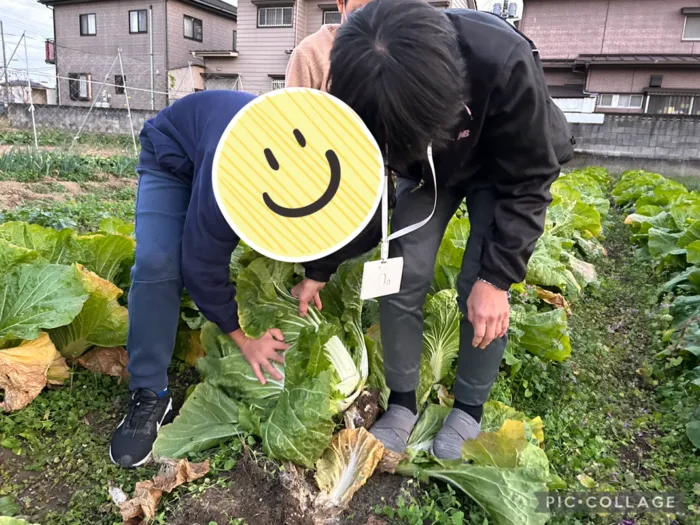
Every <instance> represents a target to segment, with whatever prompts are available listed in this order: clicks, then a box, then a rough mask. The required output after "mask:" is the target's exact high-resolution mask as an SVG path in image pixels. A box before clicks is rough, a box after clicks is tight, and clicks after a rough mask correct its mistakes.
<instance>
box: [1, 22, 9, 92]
mask: <svg viewBox="0 0 700 525" xmlns="http://www.w3.org/2000/svg"><path fill="white" fill-rule="evenodd" d="M0 40H2V69H3V71H4V72H5V96H6V97H7V100H6V102H7V104H9V103H10V82H9V80H8V79H7V53H6V52H5V31H4V29H3V27H2V20H0Z"/></svg>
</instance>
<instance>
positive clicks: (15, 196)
mask: <svg viewBox="0 0 700 525" xmlns="http://www.w3.org/2000/svg"><path fill="white" fill-rule="evenodd" d="M46 184H56V185H59V184H60V185H61V186H62V187H63V188H64V190H60V189H59V191H50V192H49V193H41V192H40V191H37V190H40V189H42V185H46ZM135 187H136V180H135V179H120V178H116V177H110V176H105V181H104V182H83V183H78V182H67V181H57V180H54V179H44V180H42V181H41V182H35V183H24V182H16V181H0V209H3V210H7V209H10V208H14V207H16V206H20V205H21V204H27V203H31V202H40V201H47V200H51V201H54V202H56V201H59V202H60V201H64V200H66V198H68V197H74V196H77V195H87V194H89V193H91V190H92V189H93V188H94V189H101V190H105V189H106V190H119V189H122V188H135Z"/></svg>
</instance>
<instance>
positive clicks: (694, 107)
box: [646, 95, 700, 115]
mask: <svg viewBox="0 0 700 525" xmlns="http://www.w3.org/2000/svg"><path fill="white" fill-rule="evenodd" d="M646 112H647V113H651V114H659V113H660V114H663V115H700V96H693V95H649V106H648V107H647V111H646Z"/></svg>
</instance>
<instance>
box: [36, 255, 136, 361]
mask: <svg viewBox="0 0 700 525" xmlns="http://www.w3.org/2000/svg"><path fill="white" fill-rule="evenodd" d="M76 268H77V271H78V274H79V276H80V280H81V282H82V284H83V287H84V288H85V291H86V292H87V293H88V294H90V296H89V297H88V299H87V301H85V304H84V305H83V309H82V310H81V311H80V313H79V314H78V315H77V316H76V318H75V319H74V320H73V321H72V322H71V323H70V324H69V325H66V326H61V327H59V328H54V329H53V330H50V331H49V335H50V336H51V340H52V341H53V342H54V344H55V345H56V348H57V349H58V351H59V352H61V354H62V355H63V356H64V357H67V358H71V359H75V358H76V357H80V356H81V355H82V354H84V353H85V352H86V351H87V350H89V349H90V348H91V347H92V346H103V347H110V346H123V345H125V344H126V337H127V333H128V329H129V313H128V312H127V310H126V308H124V307H123V306H121V305H120V304H119V303H118V302H117V298H118V297H119V296H121V295H122V291H121V290H120V289H119V288H117V287H116V286H114V285H113V284H112V283H110V282H109V281H106V280H105V279H102V278H100V277H98V276H97V275H96V274H94V273H92V272H90V271H89V270H87V269H86V268H84V267H83V266H80V265H77V267H76Z"/></svg>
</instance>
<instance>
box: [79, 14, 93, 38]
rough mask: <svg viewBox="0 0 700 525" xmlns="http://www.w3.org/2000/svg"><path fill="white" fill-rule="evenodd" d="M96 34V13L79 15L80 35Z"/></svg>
mask: <svg viewBox="0 0 700 525" xmlns="http://www.w3.org/2000/svg"><path fill="white" fill-rule="evenodd" d="M96 34H97V15H96V14H95V13H91V14H88V15H80V36H95V35H96Z"/></svg>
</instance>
